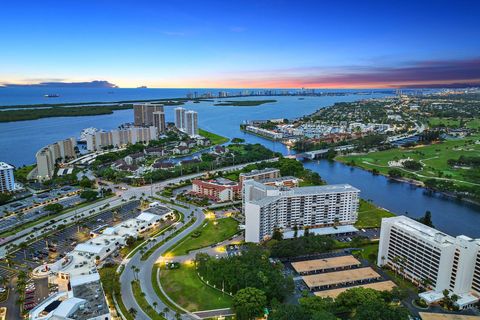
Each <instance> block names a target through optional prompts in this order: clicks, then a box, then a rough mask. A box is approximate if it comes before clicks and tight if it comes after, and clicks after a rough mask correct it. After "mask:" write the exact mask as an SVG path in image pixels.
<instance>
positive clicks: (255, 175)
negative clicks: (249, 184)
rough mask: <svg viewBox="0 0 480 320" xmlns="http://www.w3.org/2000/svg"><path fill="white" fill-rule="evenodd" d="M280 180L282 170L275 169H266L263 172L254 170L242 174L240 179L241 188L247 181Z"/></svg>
mask: <svg viewBox="0 0 480 320" xmlns="http://www.w3.org/2000/svg"><path fill="white" fill-rule="evenodd" d="M277 178H280V170H279V169H274V168H265V169H262V170H252V171H250V172H245V173H240V175H239V177H238V179H239V182H240V186H243V183H244V182H245V181H247V180H250V179H252V180H255V181H260V180H266V179H277Z"/></svg>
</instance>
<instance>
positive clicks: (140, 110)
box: [133, 103, 164, 127]
mask: <svg viewBox="0 0 480 320" xmlns="http://www.w3.org/2000/svg"><path fill="white" fill-rule="evenodd" d="M155 112H164V110H163V104H152V103H140V104H134V105H133V118H134V124H135V126H138V127H149V126H153V122H154V120H153V114H154V113H155Z"/></svg>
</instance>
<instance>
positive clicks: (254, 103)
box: [214, 100, 277, 107]
mask: <svg viewBox="0 0 480 320" xmlns="http://www.w3.org/2000/svg"><path fill="white" fill-rule="evenodd" d="M274 102H277V100H238V101H235V100H227V101H224V102H220V103H215V104H214V106H234V107H256V106H260V105H262V104H265V103H274Z"/></svg>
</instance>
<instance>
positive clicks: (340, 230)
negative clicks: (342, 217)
mask: <svg viewBox="0 0 480 320" xmlns="http://www.w3.org/2000/svg"><path fill="white" fill-rule="evenodd" d="M308 232H309V233H310V234H313V235H316V236H320V235H321V236H326V235H332V234H350V233H357V232H358V229H357V228H355V227H354V226H353V225H342V226H336V227H321V228H311V229H308ZM304 233H305V230H303V229H302V230H298V231H297V237H302V236H303V234H304ZM294 237H295V231H294V230H288V231H285V232H284V233H283V238H284V239H292V238H294Z"/></svg>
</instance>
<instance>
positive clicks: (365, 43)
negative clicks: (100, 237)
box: [0, 0, 480, 87]
mask: <svg viewBox="0 0 480 320" xmlns="http://www.w3.org/2000/svg"><path fill="white" fill-rule="evenodd" d="M479 9H480V2H478V1H454V2H452V1H450V2H447V1H434V2H433V1H432V2H430V1H333V2H329V3H327V2H324V1H302V0H296V1H282V0H278V1H261V0H257V1H174V0H172V1H15V2H13V1H10V2H9V3H2V8H1V10H0V30H2V31H1V32H0V43H1V44H2V45H1V50H0V83H35V82H41V81H52V80H53V81H89V80H95V79H98V80H108V81H110V82H113V83H116V84H118V85H120V86H122V87H135V86H139V85H148V86H149V87H292V86H294V87H299V86H305V87H333V86H335V87H338V86H340V87H368V86H377V87H378V86H402V85H407V84H416V83H420V84H421V83H424V84H430V83H452V82H455V83H456V82H461V83H476V82H478V81H480V27H479V22H478V12H480V10H479ZM466 70H467V71H468V72H465V71H466ZM417 71H418V72H417ZM419 72H422V74H423V75H425V74H428V75H430V76H429V77H425V76H420V77H418V73H419ZM365 79H366V80H365Z"/></svg>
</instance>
